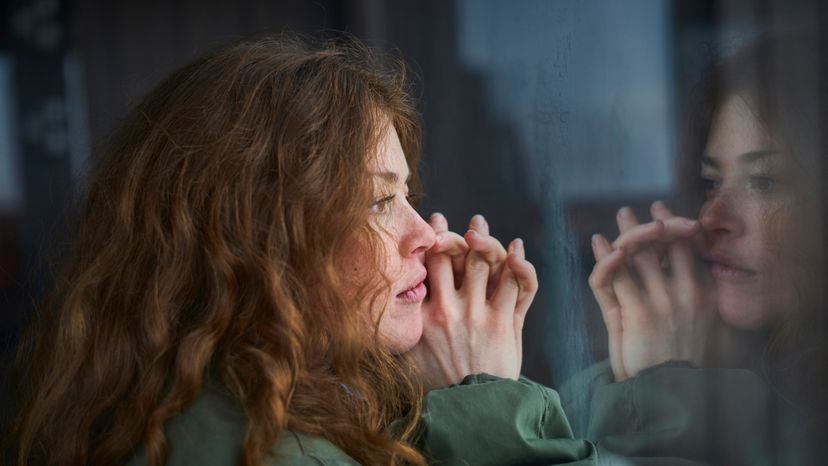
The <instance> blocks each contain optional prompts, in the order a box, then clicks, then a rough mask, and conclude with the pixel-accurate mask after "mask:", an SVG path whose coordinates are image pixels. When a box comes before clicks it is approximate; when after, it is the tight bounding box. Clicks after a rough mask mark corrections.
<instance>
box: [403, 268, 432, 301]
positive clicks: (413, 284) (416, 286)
mask: <svg viewBox="0 0 828 466" xmlns="http://www.w3.org/2000/svg"><path fill="white" fill-rule="evenodd" d="M426 276H427V274H426V271H425V269H423V270H422V271H419V272H417V275H416V276H415V277H414V278H413V279H412V280H411V281H410V282H409V285H408V286H407V288H406V289H404V290H403V291H401V292H399V293H397V296H396V299H397V300H398V301H402V302H403V303H419V302H422V300H424V299H425V297H426V286H425V279H426Z"/></svg>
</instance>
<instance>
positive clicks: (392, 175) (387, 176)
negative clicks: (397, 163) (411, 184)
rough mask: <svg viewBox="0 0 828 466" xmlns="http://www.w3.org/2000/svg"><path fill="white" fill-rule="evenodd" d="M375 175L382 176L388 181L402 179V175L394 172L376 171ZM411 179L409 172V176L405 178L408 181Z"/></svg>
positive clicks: (392, 181)
mask: <svg viewBox="0 0 828 466" xmlns="http://www.w3.org/2000/svg"><path fill="white" fill-rule="evenodd" d="M374 175H375V176H378V177H380V178H382V179H383V180H385V181H387V182H388V183H392V184H394V183H397V182H398V181H399V180H400V175H398V174H396V173H394V172H375V173H374ZM409 180H411V174H410V173H409V174H408V178H406V179H405V181H406V183H407V182H408V181H409Z"/></svg>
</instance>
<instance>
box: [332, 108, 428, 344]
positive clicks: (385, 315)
mask: <svg viewBox="0 0 828 466" xmlns="http://www.w3.org/2000/svg"><path fill="white" fill-rule="evenodd" d="M368 171H369V172H370V173H375V174H385V175H386V176H376V177H375V186H376V187H375V193H374V194H375V196H374V198H375V199H376V200H377V202H375V204H374V205H372V206H370V208H371V216H372V219H371V221H372V222H373V223H374V225H373V226H374V227H375V228H376V229H377V230H378V231H380V232H381V233H380V237H381V238H382V245H381V248H380V251H381V252H382V253H383V254H384V259H385V261H384V262H385V268H384V273H385V275H386V276H388V277H389V278H390V279H391V282H392V286H391V290H390V292H389V294H390V296H384V297H383V299H379V300H377V304H376V309H371V318H372V320H373V319H376V317H377V316H379V315H380V314H382V318H381V320H380V324H379V330H380V336H381V338H382V339H383V341H384V342H385V344H387V345H388V346H389V348H390V349H391V350H392V351H394V352H397V353H402V352H406V351H408V350H410V349H411V348H413V347H414V345H416V344H417V342H418V341H419V340H420V337H421V335H422V332H423V315H422V306H423V302H422V299H418V300H415V301H412V300H411V298H410V296H411V294H412V293H408V295H407V296H408V297H409V298H408V299H406V298H405V296H400V294H401V293H403V292H405V291H406V290H408V289H410V288H411V287H412V286H414V285H417V284H418V283H419V282H420V281H421V279H422V278H424V277H425V265H424V262H425V251H427V250H428V249H429V248H431V246H432V245H433V244H434V241H435V234H434V230H433V229H432V228H431V226H429V225H428V223H426V221H425V220H423V218H422V217H420V215H419V214H418V213H417V211H416V210H414V208H413V207H412V206H411V204H409V202H408V198H407V195H408V186H407V183H406V180H407V179H408V177H409V169H408V163H407V161H406V158H405V153H404V152H403V149H402V146H401V145H400V140H399V137H398V136H397V132H396V130H395V129H394V127H393V125H391V124H387V125H385V131H384V133H383V136H382V138H381V140H380V143H379V146H378V148H377V153H376V156H375V157H371V158H369V165H368ZM390 174H393V178H395V180H393V181H392V180H390V177H389V176H387V175H390ZM366 208H369V207H368V206H366ZM356 249H357V250H355V251H350V253H349V254H348V257H351V258H352V259H351V260H352V261H353V262H354V266H353V267H352V268H351V271H352V272H353V276H354V277H359V276H366V275H364V274H368V273H370V271H368V270H367V264H365V263H364V260H363V261H361V260H360V258H361V257H364V254H360V251H359V248H356ZM423 290H424V285H421V288H420V291H421V292H422V291H423Z"/></svg>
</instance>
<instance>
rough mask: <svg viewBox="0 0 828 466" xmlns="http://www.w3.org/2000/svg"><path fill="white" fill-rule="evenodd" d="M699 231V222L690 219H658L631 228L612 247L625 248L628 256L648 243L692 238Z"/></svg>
mask: <svg viewBox="0 0 828 466" xmlns="http://www.w3.org/2000/svg"><path fill="white" fill-rule="evenodd" d="M699 229H700V225H699V222H698V221H697V220H693V219H689V218H684V217H672V218H669V219H667V220H661V219H657V220H656V221H654V222H649V223H644V224H641V225H637V226H635V227H632V228H630V229H629V230H627V231H626V232H624V233H623V234H621V235H620V236H619V237H618V238H616V239H615V241H613V243H612V247H613V248H615V249H618V248H623V249H624V250H626V251H627V253H628V254H633V253H635V252H636V251H637V250H638V248H639V247H641V246H642V245H644V244H646V243H653V242H663V243H669V242H671V241H676V240H678V239H686V238H690V237H692V236H693V235H695V234H696V233H698V231H699Z"/></svg>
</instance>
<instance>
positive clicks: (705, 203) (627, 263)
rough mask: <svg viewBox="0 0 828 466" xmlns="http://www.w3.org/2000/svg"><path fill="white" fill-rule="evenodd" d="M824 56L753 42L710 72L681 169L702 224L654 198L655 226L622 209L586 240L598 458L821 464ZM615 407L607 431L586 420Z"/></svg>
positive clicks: (783, 40) (792, 39)
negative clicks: (697, 196) (598, 327)
mask: <svg viewBox="0 0 828 466" xmlns="http://www.w3.org/2000/svg"><path fill="white" fill-rule="evenodd" d="M820 45H821V44H820V42H819V41H818V38H817V37H816V36H807V35H805V36H781V37H768V38H762V39H759V40H757V41H756V42H755V43H753V44H751V45H750V46H748V47H746V48H744V49H742V50H740V51H739V52H738V53H736V54H734V55H733V56H731V57H728V58H727V59H725V60H724V61H722V62H721V63H720V64H718V65H717V66H716V68H715V69H714V70H713V71H712V72H711V73H710V75H709V76H708V78H707V81H706V82H705V83H704V84H703V87H702V92H701V94H700V99H699V100H698V102H696V106H695V109H694V115H695V118H694V119H693V120H691V125H690V127H689V136H690V139H689V140H688V145H687V149H688V151H687V155H688V160H687V161H686V162H685V163H687V166H688V167H693V168H692V169H693V171H695V173H696V174H697V175H696V178H697V179H698V176H699V175H700V177H701V188H702V189H701V192H702V194H703V198H702V202H701V207H700V210H699V214H698V219H690V218H683V217H678V216H674V215H673V214H672V212H671V211H670V210H669V209H668V208H667V206H666V205H665V204H664V203H662V202H656V203H654V204H653V205H652V208H651V213H652V216H653V219H654V221H653V222H651V223H646V224H640V223H639V221H638V219H637V218H636V217H635V215H634V214H633V212H632V211H631V210H630V209H629V208H622V209H621V210H620V211H619V213H618V218H617V221H618V226H619V230H620V232H621V235H620V236H619V237H618V238H617V239H616V240H615V241H614V242H613V243H609V242H608V241H607V240H606V239H605V238H604V237H603V236H601V235H596V236H595V238H594V240H593V251H594V253H595V258H596V261H597V263H596V265H595V268H594V269H593V272H592V275H591V276H590V286H591V287H592V290H593V293H594V294H595V297H596V299H597V300H598V303H599V305H600V307H601V310H602V313H603V317H604V321H605V324H606V327H607V330H608V335H609V347H610V363H609V367H610V368H611V374H609V373H607V372H606V371H604V372H603V374H602V370H601V369H595V370H593V373H592V374H591V377H592V378H593V387H592V389H591V391H590V393H591V395H590V396H591V397H592V398H591V399H592V401H591V403H592V406H593V412H592V413H591V414H590V416H591V420H590V425H589V426H588V427H587V428H588V429H590V433H589V434H587V437H588V438H593V439H595V440H596V441H597V442H598V444H599V448H601V447H603V448H605V449H606V450H607V451H608V452H611V453H614V454H618V455H621V456H624V457H626V458H627V459H630V458H635V459H636V460H641V461H650V462H653V461H655V462H657V461H659V460H662V461H664V462H665V463H669V464H673V463H674V462H676V461H678V460H677V459H676V457H680V458H682V461H691V460H692V461H696V462H704V463H715V464H752V465H755V464H822V463H823V462H825V461H826V458H827V457H826V456H824V453H825V452H824V451H823V452H819V451H818V450H819V449H818V445H824V440H825V439H826V433H828V430H826V422H825V421H826V407H828V405H826V395H825V390H824V386H825V382H826V381H828V376H827V375H828V373H826V370H825V361H826V358H825V356H826V345H825V336H826V330H828V328H826V326H825V323H826V322H825V309H824V307H825V304H824V303H825V302H826V296H825V292H826V291H825V272H826V269H825V265H826V262H825V259H826V251H827V250H826V248H825V247H824V245H823V240H822V238H823V237H824V234H823V232H824V225H826V223H825V222H826V219H828V217H826V215H825V213H826V211H825V208H826V205H828V204H826V203H825V200H826V197H825V196H824V194H823V193H824V185H823V183H824V180H825V179H826V178H825V177H824V176H823V173H824V170H825V167H826V162H825V161H824V160H823V153H824V151H823V146H822V135H823V134H828V133H826V130H828V126H826V123H827V122H828V120H826V119H825V117H824V114H823V113H822V110H821V109H822V108H825V107H824V102H825V96H826V90H825V88H824V87H823V86H824V85H823V84H822V82H821V81H820V79H819V78H820V74H819V73H820V71H822V70H825V69H828V68H825V67H824V65H825V63H826V62H825V54H824V53H820V50H821V49H820V47H819V46H820ZM604 367H605V368H606V366H604ZM613 381H614V382H616V383H609V382H613ZM625 403H626V404H625ZM576 404H577V403H576ZM622 405H623V406H625V409H626V411H625V413H624V414H623V415H620V416H619V418H620V419H622V420H619V418H616V420H615V421H614V422H615V425H613V426H609V425H608V424H607V423H606V422H602V421H600V420H598V419H599V418H601V417H602V416H603V417H606V416H607V415H608V413H609V412H610V411H616V412H617V410H618V409H619V407H621V406H622ZM648 464H649V463H648Z"/></svg>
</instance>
